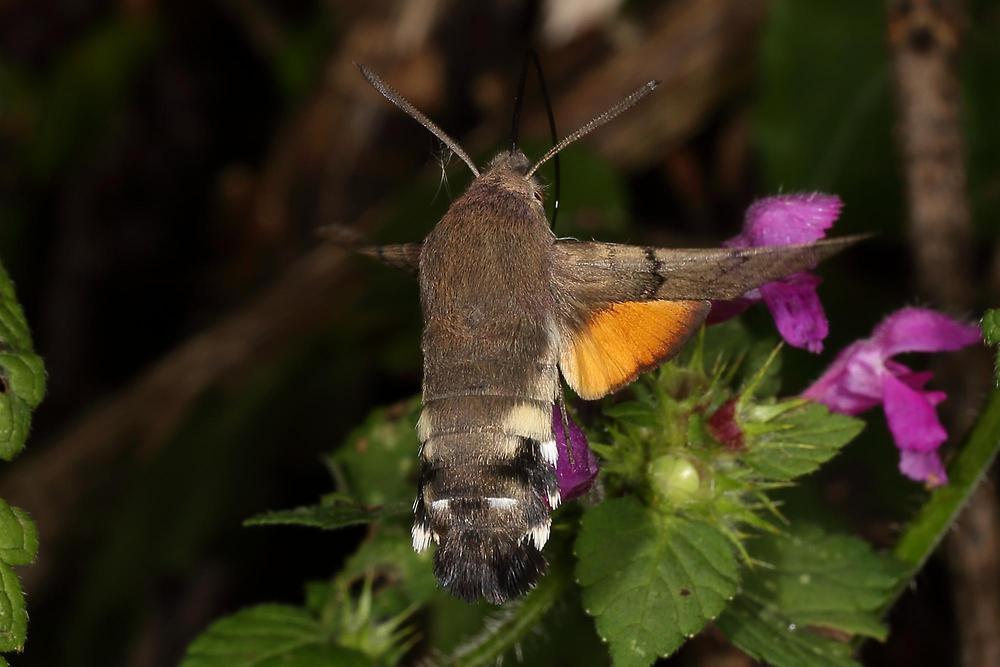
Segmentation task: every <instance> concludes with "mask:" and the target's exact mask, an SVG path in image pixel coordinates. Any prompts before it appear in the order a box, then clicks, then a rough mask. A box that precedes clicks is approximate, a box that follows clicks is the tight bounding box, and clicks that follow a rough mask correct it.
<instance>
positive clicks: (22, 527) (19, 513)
mask: <svg viewBox="0 0 1000 667" xmlns="http://www.w3.org/2000/svg"><path fill="white" fill-rule="evenodd" d="M37 554H38V529H37V528H35V523H34V522H33V521H32V520H31V518H30V517H29V516H28V513H27V512H25V511H24V510H22V509H20V508H18V507H11V506H10V505H8V504H7V503H6V502H5V501H3V500H0V561H3V562H4V563H7V564H9V565H27V564H29V563H30V562H31V561H33V560H35V556H36V555H37Z"/></svg>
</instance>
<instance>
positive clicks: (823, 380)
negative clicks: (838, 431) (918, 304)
mask: <svg viewBox="0 0 1000 667" xmlns="http://www.w3.org/2000/svg"><path fill="white" fill-rule="evenodd" d="M980 340H981V333H980V331H979V329H978V328H977V327H975V326H972V325H969V324H965V323H963V322H960V321H957V320H953V319H951V318H949V317H947V316H945V315H942V314H941V313H937V312H934V311H932V310H926V309H922V308H904V309H902V310H900V311H898V312H896V313H893V314H892V315H890V316H889V317H887V318H885V320H883V321H882V323H881V324H879V325H878V326H877V327H876V328H875V331H874V332H873V334H872V337H871V338H868V339H866V340H860V341H857V342H856V343H854V344H852V345H851V346H849V347H847V348H846V349H845V350H843V351H842V352H841V353H840V354H839V355H837V358H836V359H835V360H834V362H833V364H831V366H830V368H828V369H827V371H826V372H825V373H823V375H822V376H821V377H820V378H819V379H818V380H816V382H814V383H813V384H812V386H810V387H809V388H808V389H806V390H805V392H803V396H804V397H806V398H809V399H811V400H814V401H818V402H820V403H823V404H825V405H826V406H827V407H829V408H830V409H831V410H833V411H834V412H842V413H846V414H852V415H853V414H858V413H859V412H863V411H865V410H867V409H869V408H872V407H875V406H876V405H878V404H879V403H882V406H883V409H884V411H885V417H886V421H887V422H888V424H889V431H890V432H891V433H892V437H893V440H895V442H896V447H897V448H898V449H899V452H900V461H899V469H900V471H901V472H902V473H903V474H904V475H906V476H907V477H909V478H911V479H915V480H918V481H922V482H925V483H926V484H927V485H929V486H937V485H940V484H944V483H945V482H946V481H947V477H946V475H945V471H944V467H943V466H942V464H941V458H940V456H939V455H938V449H939V448H940V447H941V445H942V444H944V442H945V441H946V440H947V439H948V433H947V432H946V431H945V429H944V426H942V425H941V421H940V420H939V419H938V416H937V410H936V406H937V405H938V404H939V403H941V401H943V400H945V398H946V396H945V394H944V392H940V391H928V390H927V389H925V388H924V387H925V386H926V385H927V383H928V382H930V380H931V379H932V375H931V374H930V373H928V372H914V371H912V370H910V369H909V368H908V367H906V366H904V365H903V364H901V363H899V362H897V361H894V360H893V359H891V357H892V356H893V355H895V354H899V353H901V352H938V351H947V350H957V349H959V348H962V347H966V346H968V345H972V344H974V343H977V342H979V341H980Z"/></svg>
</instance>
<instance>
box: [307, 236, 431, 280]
mask: <svg viewBox="0 0 1000 667" xmlns="http://www.w3.org/2000/svg"><path fill="white" fill-rule="evenodd" d="M319 235H320V236H321V237H323V238H324V239H326V240H327V241H329V242H330V243H333V244H334V245H338V246H340V247H342V248H346V249H348V250H351V251H353V252H356V253H358V254H359V255H365V256H366V257H371V258H372V259H375V260H378V261H379V262H381V263H382V264H385V265H386V266H391V267H393V268H394V269H399V270H401V271H406V272H407V273H412V274H414V275H416V274H417V273H419V271H420V252H421V250H422V249H423V244H422V243H395V244H390V245H375V244H367V243H365V241H364V239H363V237H362V236H361V235H360V234H358V233H357V232H356V231H354V230H353V229H350V228H348V227H344V226H342V225H327V226H326V227H322V228H320V230H319Z"/></svg>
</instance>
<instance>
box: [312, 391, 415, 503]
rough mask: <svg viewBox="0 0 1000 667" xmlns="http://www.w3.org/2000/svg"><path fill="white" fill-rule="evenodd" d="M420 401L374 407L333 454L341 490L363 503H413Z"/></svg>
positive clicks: (336, 475)
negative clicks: (362, 422)
mask: <svg viewBox="0 0 1000 667" xmlns="http://www.w3.org/2000/svg"><path fill="white" fill-rule="evenodd" d="M419 414H420V401H419V400H418V399H414V400H412V401H410V402H408V403H407V404H406V405H405V406H403V407H402V408H399V407H397V408H395V409H393V408H388V409H378V410H374V411H373V412H372V413H371V414H370V415H369V416H368V418H367V419H366V420H365V423H364V424H362V425H361V426H360V427H359V428H357V429H356V430H355V431H354V432H353V433H352V434H351V436H350V437H349V438H348V440H347V443H346V444H345V445H344V446H342V447H341V448H339V449H338V450H337V451H335V452H334V453H333V455H332V456H330V459H329V464H330V467H331V468H332V469H333V473H334V477H335V478H336V479H337V482H338V487H339V490H340V491H342V492H344V493H346V494H348V495H349V496H351V497H352V498H354V500H355V501H357V502H358V503H360V504H362V505H368V506H377V505H387V504H392V503H406V504H407V505H409V504H410V503H412V502H413V496H414V494H415V493H416V486H417V482H416V472H417V451H418V447H419V443H418V442H417V432H416V423H417V416H418V415H419Z"/></svg>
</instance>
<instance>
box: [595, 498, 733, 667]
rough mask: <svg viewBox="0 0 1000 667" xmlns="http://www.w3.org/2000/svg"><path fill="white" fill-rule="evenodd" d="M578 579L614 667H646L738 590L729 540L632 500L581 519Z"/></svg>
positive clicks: (619, 501) (609, 503) (621, 500)
mask: <svg viewBox="0 0 1000 667" xmlns="http://www.w3.org/2000/svg"><path fill="white" fill-rule="evenodd" d="M576 552H577V557H578V562H577V568H576V575H577V581H578V582H579V583H580V585H581V587H582V589H583V601H584V606H585V608H586V610H587V613H588V614H590V615H591V616H593V617H594V618H595V620H596V624H597V630H598V632H599V633H600V635H601V637H603V638H604V639H605V640H607V641H608V642H609V644H610V648H611V655H612V657H613V658H614V661H615V664H616V665H618V666H619V667H621V666H631V665H636V666H640V665H648V664H651V663H652V662H653V661H654V660H656V658H657V657H659V656H665V655H669V654H670V653H672V652H673V651H675V650H676V649H677V647H679V646H680V645H681V643H682V642H683V641H684V640H685V638H686V637H690V636H693V635H694V634H695V633H696V632H698V631H699V630H701V629H702V627H704V625H705V624H706V623H707V622H708V621H710V620H712V619H714V618H715V617H716V616H717V615H718V614H719V613H720V612H721V611H722V609H723V608H724V607H725V606H726V603H727V601H728V600H729V599H730V598H732V596H733V595H734V594H735V593H736V589H737V575H738V568H737V562H736V558H735V557H734V555H733V550H732V545H731V544H730V542H729V539H728V538H727V537H726V536H725V534H724V533H722V532H721V531H720V530H719V529H717V528H715V527H714V526H711V525H709V524H706V523H701V522H698V521H694V520H689V519H684V518H681V517H677V516H664V515H662V514H659V513H657V512H655V511H653V510H651V509H649V508H647V507H645V506H643V505H642V504H640V503H639V502H638V501H637V500H636V499H634V498H631V497H626V498H618V499H614V500H609V501H607V502H605V503H603V504H601V505H598V506H597V507H595V508H593V509H590V510H588V511H587V512H586V514H584V517H583V520H582V524H581V530H580V534H579V536H578V538H577V542H576Z"/></svg>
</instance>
